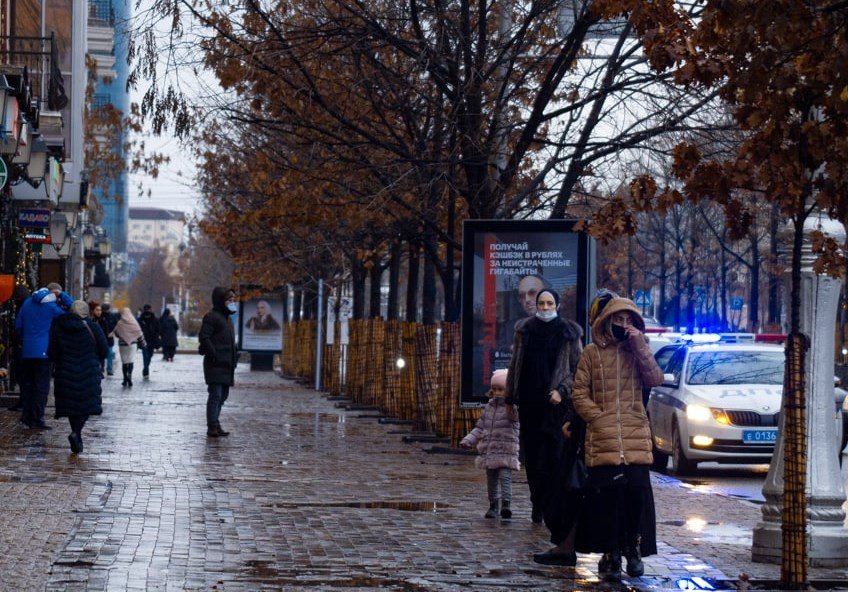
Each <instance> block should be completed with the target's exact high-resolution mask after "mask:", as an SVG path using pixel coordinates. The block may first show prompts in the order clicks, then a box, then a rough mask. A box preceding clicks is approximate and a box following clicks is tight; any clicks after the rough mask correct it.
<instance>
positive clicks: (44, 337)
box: [15, 283, 74, 430]
mask: <svg viewBox="0 0 848 592" xmlns="http://www.w3.org/2000/svg"><path fill="white" fill-rule="evenodd" d="M73 303H74V299H73V298H71V296H70V294H67V293H65V292H63V291H62V286H60V285H59V284H56V283H49V284H47V286H46V287H44V288H41V289H40V290H36V291H35V293H34V294H33V295H32V296H31V297H30V298H28V299H27V300H25V301H24V303H23V305H22V306H21V310H20V312H18V316H17V318H16V319H15V329H16V330H17V332H18V335H19V336H20V338H21V343H22V347H21V380H20V385H21V398H22V399H23V407H24V408H23V414H22V415H21V421H22V422H23V423H24V424H26V425H27V427H29V428H32V429H36V430H49V429H50V426H48V425H47V424H45V423H44V408H45V407H46V406H47V395H48V393H49V392H50V376H51V373H52V364H51V362H50V360H49V359H48V356H47V344H48V342H49V339H50V325H51V324H52V323H53V319H55V318H56V317H59V316H62V315H63V314H65V308H68V307H70V306H71V304H73ZM63 307H64V308H63Z"/></svg>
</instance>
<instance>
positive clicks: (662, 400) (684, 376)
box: [646, 341, 848, 475]
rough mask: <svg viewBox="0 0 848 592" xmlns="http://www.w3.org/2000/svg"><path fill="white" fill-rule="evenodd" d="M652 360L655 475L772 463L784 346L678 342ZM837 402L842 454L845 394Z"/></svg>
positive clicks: (649, 409)
mask: <svg viewBox="0 0 848 592" xmlns="http://www.w3.org/2000/svg"><path fill="white" fill-rule="evenodd" d="M654 357H655V358H656V360H657V363H658V364H659V366H660V368H662V370H663V373H664V375H665V380H664V382H663V384H662V385H661V386H658V387H655V388H653V389H652V390H651V392H650V396H649V397H648V402H647V405H646V409H647V412H648V417H649V421H650V425H651V431H652V437H653V443H654V465H655V468H665V467H666V466H667V464H668V459H669V457H671V462H672V470H673V471H674V472H675V473H676V474H680V475H683V474H687V473H691V472H693V471H694V470H695V469H696V468H697V465H698V463H699V462H705V461H713V462H720V463H767V462H769V461H770V460H771V456H772V453H773V452H774V446H775V442H776V441H777V426H778V419H779V417H780V406H781V396H782V391H783V369H784V363H785V361H784V360H785V358H784V350H783V347H781V346H776V345H765V344H753V343H752V344H740V343H721V342H718V343H692V342H691V341H681V342H678V343H672V344H670V345H667V346H665V347H663V348H661V349H660V350H659V351H657V353H656V354H655V356H654ZM838 390H841V389H838ZM836 397H837V399H838V400H839V402H840V407H839V411H840V413H839V414H838V415H837V416H836V426H835V431H836V439H835V442H834V447H836V445H837V444H839V443H842V444H843V447H844V444H845V439H846V436H845V434H848V430H846V429H843V427H844V426H843V417H844V416H843V414H842V413H841V410H842V409H843V408H844V409H845V411H846V413H848V403H846V402H845V394H844V393H843V394H839V393H837V394H836ZM840 450H841V448H840Z"/></svg>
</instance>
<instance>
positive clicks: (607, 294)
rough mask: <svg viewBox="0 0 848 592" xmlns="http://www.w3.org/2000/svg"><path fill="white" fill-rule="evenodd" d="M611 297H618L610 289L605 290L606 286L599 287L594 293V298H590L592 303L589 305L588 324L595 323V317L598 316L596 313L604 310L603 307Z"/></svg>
mask: <svg viewBox="0 0 848 592" xmlns="http://www.w3.org/2000/svg"><path fill="white" fill-rule="evenodd" d="M613 298H618V294H616V293H615V292H613V291H612V290H607V289H606V288H601V289H600V290H598V292H597V293H596V294H595V299H594V300H592V304H591V305H590V306H589V324H590V325H593V324H594V323H595V319H597V318H598V315H599V314H601V311H602V310H604V307H605V306H606V305H607V304H608V303H609V301H610V300H612V299H613Z"/></svg>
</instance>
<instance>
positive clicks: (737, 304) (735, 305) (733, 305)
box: [730, 296, 745, 310]
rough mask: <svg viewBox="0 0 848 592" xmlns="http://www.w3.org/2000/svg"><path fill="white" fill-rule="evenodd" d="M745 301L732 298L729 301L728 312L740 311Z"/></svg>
mask: <svg viewBox="0 0 848 592" xmlns="http://www.w3.org/2000/svg"><path fill="white" fill-rule="evenodd" d="M744 304H745V301H744V300H743V299H742V298H739V297H737V296H734V297H733V298H731V299H730V310H742V306H743V305H744Z"/></svg>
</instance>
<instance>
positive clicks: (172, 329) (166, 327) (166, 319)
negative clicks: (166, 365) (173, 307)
mask: <svg viewBox="0 0 848 592" xmlns="http://www.w3.org/2000/svg"><path fill="white" fill-rule="evenodd" d="M179 330H180V326H179V325H178V324H177V319H175V318H174V315H172V314H171V311H170V309H167V308H166V309H165V310H163V311H162V317H161V318H160V319H159V335H160V336H161V342H162V359H163V360H164V361H165V362H173V361H174V354H175V353H177V332H178V331H179Z"/></svg>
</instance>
